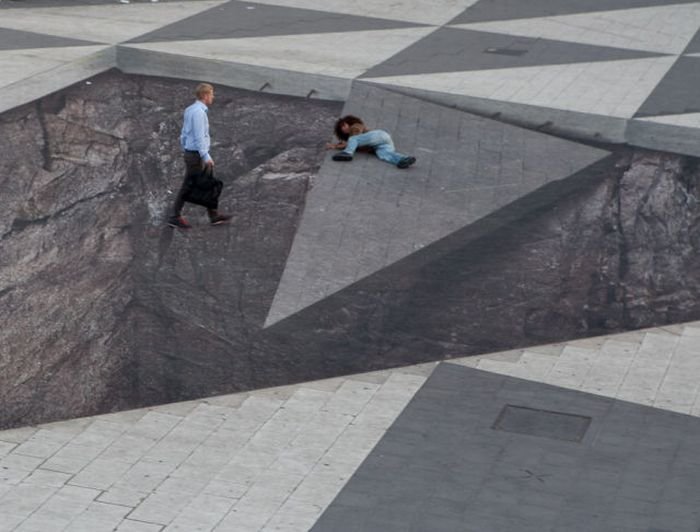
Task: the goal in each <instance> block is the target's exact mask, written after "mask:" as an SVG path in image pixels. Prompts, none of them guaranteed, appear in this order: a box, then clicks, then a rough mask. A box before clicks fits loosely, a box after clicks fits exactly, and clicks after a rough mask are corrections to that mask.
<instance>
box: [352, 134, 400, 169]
mask: <svg viewBox="0 0 700 532" xmlns="http://www.w3.org/2000/svg"><path fill="white" fill-rule="evenodd" d="M360 146H370V147H372V148H374V153H375V154H376V155H377V157H379V158H380V159H381V160H382V161H386V162H388V163H390V164H397V163H398V162H399V161H400V160H401V159H403V158H405V157H406V156H405V155H403V154H402V153H399V152H397V151H394V150H395V149H394V141H392V140H391V135H389V133H387V132H386V131H384V130H382V129H373V130H372V131H368V132H367V133H361V134H360V135H354V136H352V137H350V138H349V139H348V144H347V146H346V147H345V149H344V150H343V152H345V153H347V154H349V155H354V153H355V150H357V148H359V147H360Z"/></svg>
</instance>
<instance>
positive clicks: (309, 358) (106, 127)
mask: <svg viewBox="0 0 700 532" xmlns="http://www.w3.org/2000/svg"><path fill="white" fill-rule="evenodd" d="M191 89H192V84H191V83H182V82H177V81H173V80H163V79H153V78H150V79H149V78H141V77H127V76H123V75H120V74H118V73H116V72H110V73H107V74H104V75H102V76H99V77H98V78H95V79H94V80H92V82H91V84H90V85H88V84H80V85H77V86H74V87H72V88H70V89H68V90H66V91H63V92H61V93H59V94H57V95H54V96H52V97H50V98H45V99H43V100H41V102H40V103H38V104H33V105H27V106H24V107H22V108H18V109H15V110H13V111H11V112H8V113H5V114H4V115H2V116H0V136H1V137H2V138H4V139H8V145H7V146H6V148H5V151H4V155H3V156H2V157H1V158H0V204H1V207H2V208H0V405H1V406H2V408H0V412H1V414H0V427H9V426H13V425H19V424H28V423H33V422H38V421H48V420H53V419H59V418H65V417H75V416H79V415H86V414H91V413H96V412H106V411H111V410H118V409H122V408H127V407H137V406H145V405H150V404H156V403H163V402H169V401H176V400H184V399H188V398H194V397H201V396H204V395H211V394H217V393H223V392H233V391H240V390H246V389H251V388H256V387H263V386H272V385H279V384H285V383H291V382H299V381H307V380H311V379H316V378H322V377H328V376H332V375H342V374H347V373H351V372H362V371H369V370H372V369H379V368H384V367H391V366H398V365H406V364H411V363H416V362H422V361H427V360H437V359H440V358H446V357H453V356H458V355H462V356H463V355H469V354H475V353H485V352H490V351H497V350H503V349H509V348H514V347H522V346H527V345H532V344H538V343H546V342H553V341H558V340H564V339H572V338H576V337H583V336H589V335H594V334H604V333H608V332H615V331H621V330H625V329H634V328H638V327H646V326H652V325H661V324H666V323H673V322H678V321H687V320H692V319H698V317H699V316H700V303H698V302H699V301H700V272H699V271H698V268H699V266H700V262H699V260H700V259H698V257H699V256H700V254H699V253H698V251H699V249H698V248H699V247H700V225H699V223H698V222H699V218H700V209H699V207H698V197H700V192H699V191H698V178H699V177H700V170H699V169H698V166H697V160H696V159H692V158H684V157H680V156H676V155H670V154H661V153H653V152H646V151H630V150H627V149H615V154H614V156H613V157H612V158H610V159H607V160H605V161H603V162H601V163H599V164H596V165H594V166H593V167H591V168H590V169H589V170H587V171H585V172H583V173H582V174H581V175H579V176H575V178H574V180H573V181H571V183H569V186H570V190H569V192H568V196H565V198H564V199H563V200H559V201H558V202H557V203H556V204H551V203H550V204H549V206H543V205H546V204H547V202H545V201H540V202H538V203H537V205H527V204H526V205H519V206H516V207H517V208H513V206H509V207H507V208H506V209H503V210H501V211H499V212H497V213H495V214H494V215H493V216H490V217H489V218H488V219H487V220H484V222H483V224H481V225H480V227H479V228H477V229H478V231H479V234H480V235H481V236H480V237H479V238H476V239H475V236H474V233H472V232H457V233H454V234H452V235H450V236H449V237H447V238H445V239H443V240H442V241H439V242H437V243H436V244H434V245H431V246H428V247H426V248H424V249H422V250H421V251H420V252H418V253H415V254H414V255H412V256H410V257H408V258H406V259H404V260H402V261H400V262H398V263H396V264H394V265H392V266H390V267H388V268H386V269H384V270H382V271H380V272H378V273H376V274H374V275H372V276H370V277H368V278H366V279H364V280H363V281H361V282H358V283H356V284H355V285H352V286H350V287H348V288H346V289H345V290H343V291H341V292H338V293H337V294H334V295H333V296H332V297H330V298H328V299H326V300H324V301H321V302H319V303H317V304H315V305H313V306H312V307H309V308H307V309H305V310H304V311H303V312H301V313H299V314H297V315H294V316H291V317H290V318H287V319H285V320H283V321H281V322H279V323H277V324H275V325H274V326H272V327H269V328H267V329H262V324H263V321H264V319H265V316H266V313H267V311H268V310H269V306H270V303H271V301H272V298H273V295H274V292H275V290H276V287H277V283H278V282H279V279H280V276H281V273H282V270H283V266H284V262H285V260H286V256H287V254H288V251H289V248H290V246H291V242H292V239H293V236H294V233H295V230H296V224H297V223H298V220H299V216H300V213H301V209H303V205H304V198H305V194H306V191H307V189H308V187H309V186H310V184H311V182H312V176H313V174H314V173H315V172H316V170H317V168H318V164H319V162H320V160H321V158H322V157H323V154H322V145H323V142H324V141H326V140H327V139H328V131H329V130H330V128H331V126H332V123H333V120H334V118H335V116H336V114H337V113H339V112H340V104H333V103H321V102H317V101H310V100H303V99H293V98H286V97H275V96H269V95H261V94H251V93H247V92H244V91H234V90H225V89H223V88H218V90H217V101H216V102H215V105H214V108H213V110H212V113H211V122H212V133H213V137H214V139H213V140H214V148H213V150H212V151H213V153H214V157H215V160H216V163H217V171H218V174H219V176H220V177H222V178H223V180H224V181H225V182H226V185H227V186H226V188H225V191H224V197H223V202H222V208H223V209H225V210H230V211H231V212H233V213H234V214H235V217H234V220H233V221H232V224H231V225H230V226H227V227H216V228H212V227H209V226H208V225H207V224H206V218H205V215H204V211H203V209H199V208H189V210H188V215H189V218H190V220H191V221H192V222H194V224H195V228H194V229H193V230H192V231H190V232H187V233H182V232H177V231H172V230H170V229H168V228H164V227H163V224H162V222H163V216H164V211H165V209H166V207H167V205H168V204H169V203H170V201H171V200H172V195H168V193H167V190H168V189H170V190H177V188H178V186H179V184H180V181H181V179H182V177H181V176H182V171H183V169H182V162H181V159H180V150H179V146H178V140H177V139H178V134H179V128H180V120H181V112H182V108H183V107H184V106H185V105H187V104H188V103H189V101H190V100H191V94H190V91H191ZM606 148H610V147H608V146H606ZM613 149H614V148H613ZM234 179H235V180H234ZM560 193H561V191H558V194H557V197H561V194H560ZM542 194H544V195H546V194H547V190H543V191H542V193H541V194H540V199H542ZM473 230H474V228H470V230H469V231H473Z"/></svg>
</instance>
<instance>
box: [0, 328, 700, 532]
mask: <svg viewBox="0 0 700 532" xmlns="http://www.w3.org/2000/svg"><path fill="white" fill-rule="evenodd" d="M455 364H456V365H455ZM459 366H465V368H460V367H459ZM436 367H437V368H438V372H437V373H434V374H433V371H434V368H436ZM462 369H464V370H465V371H459V370H462ZM431 374H432V375H433V376H432V377H431ZM699 375H700V322H693V323H687V324H682V325H674V326H670V327H663V328H655V329H648V330H640V331H635V332H632V333H625V334H618V335H610V336H603V337H598V338H588V339H584V340H576V341H572V342H564V343H559V344H551V345H544V346H538V347H531V348H527V349H519V350H514V351H508V352H503V353H493V354H487V355H480V356H477V357H468V358H464V359H455V360H451V361H450V362H443V363H441V364H435V363H431V364H424V365H420V366H409V367H404V368H397V369H393V370H383V371H377V372H372V373H365V374H359V375H351V376H347V377H338V378H334V379H328V380H323V381H316V382H307V383H303V384H297V385H292V386H285V387H280V388H271V389H268V390H256V391H252V392H247V393H239V394H233V395H226V396H220V397H212V398H208V399H202V400H197V401H190V402H186V403H177V404H171V405H163V406H158V407H153V408H146V409H141V410H134V411H127V412H120V413H117V414H107V415H102V416H96V417H91V418H84V419H75V420H70V421H64V422H58V423H51V424H47V425H41V426H38V427H25V428H20V429H14V430H9V431H3V432H0V530H2V531H10V530H12V531H18V532H19V531H23V532H37V531H42V532H52V531H58V530H62V531H68V532H102V531H105V532H106V531H113V530H117V531H119V532H135V531H136V532H159V531H168V532H174V531H192V530H200V531H217V532H224V531H246V532H251V531H265V532H272V531H277V532H280V531H283V532H303V531H306V530H309V529H311V528H312V527H314V525H315V527H314V530H323V531H325V530H413V529H415V530H479V531H480V532H483V531H495V530H508V531H511V530H513V531H516V530H556V531H557V532H559V531H562V532H563V531H570V530H576V531H578V530H591V531H596V532H603V531H610V530H620V531H624V532H631V531H632V530H635V531H639V530H644V531H645V532H647V531H651V530H653V531H656V532H660V531H664V532H671V531H673V532H697V529H698V525H699V524H700V521H699V519H700V512H699V511H698V507H697V504H695V500H696V498H697V474H698V459H697V447H698V444H699V443H700V442H699V441H698V436H699V435H698V418H700V384H699V383H700V379H698V376H699ZM494 383H501V384H498V385H495V384H494ZM466 384H469V386H466ZM485 388H488V389H485ZM477 390H482V391H484V393H485V394H486V395H488V394H491V395H493V401H491V402H490V403H488V404H485V403H486V402H487V401H485V399H484V398H483V397H485V396H479V394H477V393H476V391H477ZM417 392H418V395H416V393H417ZM479 397H482V399H481V401H479V400H478V399H479ZM489 397H490V396H489ZM465 401H466V404H464V402H465ZM472 403H473V404H472ZM462 404H463V405H464V406H462V407H460V405H462ZM407 405H408V406H407ZM505 405H510V406H511V407H513V408H512V409H511V410H510V411H508V413H509V415H510V417H508V416H503V417H501V416H500V414H501V412H502V408H503V406H505ZM436 407H439V408H440V410H441V411H440V413H439V414H436V413H435V411H434V409H435V408H436ZM518 407H519V408H520V409H521V412H522V409H523V407H524V408H530V409H532V410H533V411H534V410H546V411H550V412H555V413H558V414H566V415H570V414H574V415H576V416H579V417H580V416H583V417H588V418H591V419H592V422H590V423H589V424H585V425H584V427H583V428H584V429H585V432H583V436H582V438H581V437H580V436H581V432H580V425H577V426H578V427H579V428H578V429H577V430H578V431H579V432H576V434H575V435H574V436H573V437H571V435H570V434H566V433H565V434H562V433H561V432H557V431H556V430H555V431H554V432H552V431H550V432H544V431H546V430H547V427H548V426H549V425H548V424H547V423H546V421H545V422H544V423H542V422H539V423H522V421H521V422H520V423H518V417H517V416H515V417H513V416H512V414H513V413H517V412H518V410H517V409H518ZM402 412H403V413H402ZM545 414H546V412H545ZM545 419H546V416H545ZM447 421H452V423H449V424H448V423H447ZM496 421H499V423H498V427H500V429H501V430H500V431H496V430H494V429H493V428H492V427H493V426H494V425H496ZM560 425H561V424H557V426H560ZM586 427H587V428H586ZM549 428H550V429H551V426H549ZM533 430H537V431H538V432H537V433H536V434H534V435H533V434H532V431H533ZM528 432H530V433H529V434H528ZM399 435H400V436H401V438H399V439H397V436H399ZM567 438H568V440H567ZM496 440H498V442H500V443H497V441H496ZM465 450H469V451H470V456H471V457H472V458H471V459H470V458H469V455H465V454H464V452H466V451H465ZM528 450H531V451H532V452H531V453H530V452H526V451H528ZM545 451H546V452H545ZM477 457H480V458H481V459H482V460H481V461H476V460H475V459H476V458H477ZM489 460H490V462H489ZM401 464H403V466H402V465H401ZM389 468H391V469H390V470H389ZM416 475H419V478H420V486H423V489H418V488H419V486H418V485H417V484H416V482H417V477H416ZM574 477H575V482H572V479H574ZM584 477H585V478H584ZM584 483H585V485H586V486H589V487H590V488H591V489H589V490H587V491H584V490H583V488H582V486H583V485H584ZM370 484H372V485H373V486H380V487H382V489H381V490H380V491H375V490H374V489H373V488H370ZM478 486H483V487H484V489H483V490H476V491H480V492H481V491H483V493H482V494H481V495H477V494H476V491H475V487H478ZM579 488H581V489H579ZM577 490H578V491H577ZM579 497H580V499H579ZM689 500H690V503H689V502H688V501H689ZM577 501H578V502H577ZM516 502H517V503H518V504H515V503H516ZM380 503H383V504H380ZM409 504H410V506H407V505H409ZM477 506H478V508H477ZM467 507H469V508H472V509H473V511H470V513H469V516H467V515H466V514H465V513H464V512H463V510H464V509H465V508H467ZM594 507H597V508H599V509H600V512H592V511H590V510H591V509H592V508H594ZM367 508H374V510H372V511H367V512H364V513H363V512H359V511H356V512H354V513H348V512H350V511H351V510H353V509H355V510H359V509H367ZM562 509H566V510H567V511H566V512H565V513H564V514H562V513H561V510H562ZM417 510H426V511H425V512H424V513H420V512H418V511H417ZM324 512H326V513H324ZM472 514H473V515H472ZM594 514H595V515H594ZM340 516H343V519H344V520H343V521H342V522H341V521H340V520H339V518H340ZM426 517H429V518H430V521H429V524H430V526H428V527H427V528H421V527H420V526H419V525H420V524H426V521H425V518H426ZM468 517H469V518H468ZM517 518H521V519H520V520H518V521H517V522H518V523H519V524H523V523H528V524H529V525H528V527H526V528H520V527H519V526H516V527H513V523H514V520H515V519H517ZM388 519H391V521H388ZM394 519H395V521H394ZM407 519H412V521H411V522H412V523H413V524H414V525H415V526H418V528H415V527H414V528H413V529H411V528H407V527H403V528H397V527H395V526H394V527H392V523H401V524H405V523H406V520H407ZM558 519H565V520H567V521H566V522H565V523H564V521H557V520H558ZM591 520H593V521H591ZM456 522H460V523H463V525H464V526H460V527H458V528H454V527H453V525H454V523H456ZM378 523H379V525H378ZM470 523H471V524H470ZM477 523H478V524H479V525H480V527H477V528H474V527H473V525H474V524H477ZM548 523H555V524H556V523H562V526H558V525H553V526H552V527H549V528H548V527H547V526H546V525H547V524H548ZM592 523H593V524H592ZM601 523H603V524H601ZM594 524H595V526H594ZM598 525H600V526H598ZM470 526H471V527H472V528H469V527H470ZM450 527H452V528H450ZM581 527H583V528H581Z"/></svg>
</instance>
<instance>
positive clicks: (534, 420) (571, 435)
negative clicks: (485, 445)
mask: <svg viewBox="0 0 700 532" xmlns="http://www.w3.org/2000/svg"><path fill="white" fill-rule="evenodd" d="M591 421H592V418H590V417H587V416H580V415H577V414H566V413H564V412H551V411H549V410H538V409H536V408H528V407H525V406H514V405H506V406H504V407H503V410H501V413H500V414H499V415H498V418H497V419H496V422H495V423H494V424H493V427H492V428H493V429H495V430H503V431H505V432H516V433H518V434H528V435H530V436H540V437H543V438H552V439H555V440H564V441H576V442H578V441H581V440H582V439H583V437H584V435H585V434H586V431H587V430H588V427H589V426H590V424H591Z"/></svg>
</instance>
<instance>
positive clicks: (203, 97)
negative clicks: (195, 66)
mask: <svg viewBox="0 0 700 532" xmlns="http://www.w3.org/2000/svg"><path fill="white" fill-rule="evenodd" d="M194 93H195V95H196V96H197V99H198V100H199V101H200V102H202V103H203V104H204V105H211V104H212V102H213V101H214V87H212V86H211V85H209V83H200V84H199V85H197V89H196V90H195V91H194Z"/></svg>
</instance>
